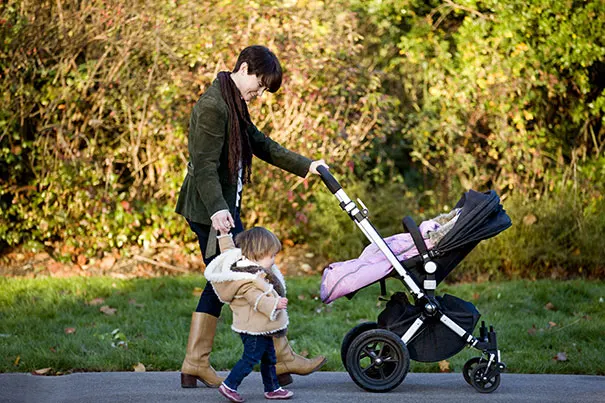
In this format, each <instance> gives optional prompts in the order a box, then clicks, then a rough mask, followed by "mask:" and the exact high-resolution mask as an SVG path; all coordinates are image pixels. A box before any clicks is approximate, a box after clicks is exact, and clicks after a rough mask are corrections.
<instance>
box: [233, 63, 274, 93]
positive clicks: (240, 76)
mask: <svg viewBox="0 0 605 403" xmlns="http://www.w3.org/2000/svg"><path fill="white" fill-rule="evenodd" d="M232 78H233V82H235V85H236V86H237V88H238V89H239V92H240V93H241V94H242V98H244V101H246V102H250V101H252V100H253V99H254V98H257V97H260V96H261V95H263V93H264V92H265V90H266V89H267V88H266V87H265V86H263V83H262V82H261V78H260V77H259V76H257V75H255V74H248V65H247V64H246V63H242V65H241V66H240V69H239V70H238V71H237V73H234V74H233V75H232Z"/></svg>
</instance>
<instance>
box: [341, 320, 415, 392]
mask: <svg viewBox="0 0 605 403" xmlns="http://www.w3.org/2000/svg"><path fill="white" fill-rule="evenodd" d="M409 369H410V354H409V352H408V349H407V347H406V346H405V343H404V342H403V341H402V340H401V339H400V338H399V336H397V335H396V334H395V333H393V332H390V331H388V330H384V329H373V330H367V331H365V332H363V333H361V334H360V335H359V336H357V337H356V338H355V339H354V340H353V341H352V342H351V347H350V348H349V351H348V352H347V371H348V372H349V375H350V376H351V378H352V379H353V381H354V382H355V383H356V384H357V385H358V386H360V387H361V388H363V389H365V390H367V391H370V392H388V391H389V390H392V389H394V388H396V387H397V386H399V384H400V383H401V382H403V379H404V378H405V376H406V375H407V373H408V371H409Z"/></svg>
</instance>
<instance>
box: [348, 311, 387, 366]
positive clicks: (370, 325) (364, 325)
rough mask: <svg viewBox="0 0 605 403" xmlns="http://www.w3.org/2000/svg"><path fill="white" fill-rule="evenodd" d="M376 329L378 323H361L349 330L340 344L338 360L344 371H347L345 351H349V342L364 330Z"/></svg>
mask: <svg viewBox="0 0 605 403" xmlns="http://www.w3.org/2000/svg"><path fill="white" fill-rule="evenodd" d="M373 329H378V323H376V322H363V323H360V324H359V325H357V326H355V327H354V328H353V329H351V330H349V331H348V333H347V334H345V337H344V338H343V339H342V343H341V345H340V359H341V360H342V365H344V367H345V369H347V351H349V347H350V346H351V342H352V341H353V339H354V338H356V337H357V336H359V335H360V334H362V333H363V332H365V331H366V330H373Z"/></svg>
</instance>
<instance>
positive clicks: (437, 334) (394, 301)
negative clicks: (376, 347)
mask: <svg viewBox="0 0 605 403" xmlns="http://www.w3.org/2000/svg"><path fill="white" fill-rule="evenodd" d="M435 300H436V301H437V302H438V303H439V306H440V307H441V311H442V312H443V313H444V314H446V315H447V316H448V317H450V318H451V319H452V320H453V321H455V322H456V323H457V324H458V325H459V326H460V327H462V328H463V329H464V330H466V332H467V333H469V334H472V333H473V331H474V330H475V326H476V325H477V322H478V321H479V318H480V317H481V314H480V313H479V311H477V308H475V306H474V305H473V304H471V303H470V302H467V301H464V300H462V299H460V298H456V297H454V296H453V295H448V294H445V295H444V296H443V297H435ZM421 315H422V308H419V307H417V306H415V305H412V304H410V303H409V301H408V298H407V296H406V295H405V293H402V292H398V293H395V294H394V295H393V296H392V297H391V299H390V300H389V301H388V302H387V306H386V308H385V309H384V310H383V311H382V312H381V313H380V314H379V315H378V327H379V328H381V329H387V330H390V331H392V332H393V333H395V334H396V335H398V336H399V337H401V336H403V335H404V334H405V333H406V332H407V331H408V330H409V328H410V326H412V325H413V324H414V322H415V321H416V320H417V319H418V318H419V317H420V316H421ZM427 322H428V323H426V327H425V328H424V330H423V331H422V333H419V334H418V335H417V336H416V337H414V338H412V339H411V340H410V341H408V343H407V349H408V351H409V353H410V358H411V359H412V360H414V361H420V362H437V361H441V360H445V359H447V358H449V357H451V356H453V355H455V354H458V353H459V352H460V351H461V350H462V349H463V348H464V347H465V346H466V342H465V341H464V340H462V339H461V338H460V337H458V336H457V335H456V334H455V333H453V332H452V331H451V330H450V329H449V328H448V327H447V326H445V325H444V324H443V323H441V322H440V321H439V320H436V319H435V318H430V319H429V320H427Z"/></svg>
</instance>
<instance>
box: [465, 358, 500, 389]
mask: <svg viewBox="0 0 605 403" xmlns="http://www.w3.org/2000/svg"><path fill="white" fill-rule="evenodd" d="M487 372H488V367H487V363H481V364H477V366H475V369H473V371H472V372H471V385H472V386H473V388H475V389H476V390H477V392H479V393H492V392H493V391H494V390H496V389H498V386H500V373H497V374H495V375H492V376H491V377H490V378H488V379H483V377H484V375H485V374H486V373H487Z"/></svg>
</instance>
